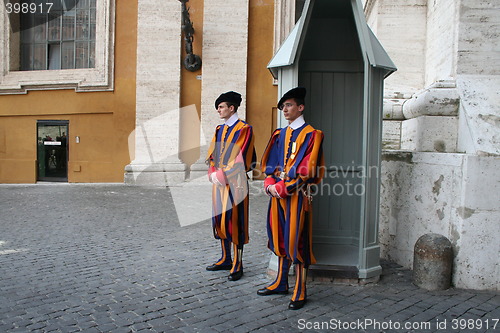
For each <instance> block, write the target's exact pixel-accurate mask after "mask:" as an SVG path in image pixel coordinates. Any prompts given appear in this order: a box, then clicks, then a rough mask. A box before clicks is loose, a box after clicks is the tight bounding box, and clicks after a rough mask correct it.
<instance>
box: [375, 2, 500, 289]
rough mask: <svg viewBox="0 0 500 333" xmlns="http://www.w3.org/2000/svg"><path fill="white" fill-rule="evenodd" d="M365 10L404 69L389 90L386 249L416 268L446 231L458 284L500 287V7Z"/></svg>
mask: <svg viewBox="0 0 500 333" xmlns="http://www.w3.org/2000/svg"><path fill="white" fill-rule="evenodd" d="M365 12H366V14H367V16H368V22H369V24H370V25H372V26H373V30H374V31H375V32H376V34H377V37H378V38H379V39H380V40H381V42H382V44H383V45H384V47H385V48H386V50H387V51H388V54H389V56H391V58H392V59H393V60H394V61H395V63H396V65H397V67H398V71H397V72H396V73H394V74H393V75H391V77H389V78H388V79H387V80H386V82H385V93H384V134H383V140H384V145H383V147H384V149H386V151H385V152H384V153H383V162H382V170H381V172H382V175H381V177H382V179H381V207H380V246H381V255H382V257H384V258H389V259H392V260H395V261H396V262H398V263H400V264H402V265H404V266H405V267H407V268H411V267H412V262H413V247H414V245H415V242H416V240H417V239H418V238H419V237H420V236H422V235H423V234H426V233H439V234H442V235H444V236H446V237H448V238H449V239H450V240H451V241H452V243H453V248H454V255H455V257H454V273H453V283H454V285H455V286H456V287H458V288H471V289H493V290H498V289H499V286H500V279H499V273H500V271H499V270H500V268H499V262H498V253H500V242H498V238H499V237H500V232H499V230H500V228H499V227H500V225H499V221H500V208H499V204H498V193H499V186H500V185H499V183H500V172H499V171H498V170H500V157H499V155H500V91H499V89H498V87H500V76H499V75H498V71H499V69H498V68H500V66H499V65H500V62H499V61H500V52H499V50H500V49H498V42H497V40H498V35H499V34H500V29H499V26H500V25H499V24H498V22H499V20H500V16H499V15H500V12H499V11H498V4H495V2H494V1H481V0H460V1H454V0H432V1H431V0H429V1H425V0H423V1H416V0H414V1H408V2H406V1H404V2H402V1H388V0H367V1H366V6H365ZM409 50H411V52H413V53H412V54H413V55H415V56H416V57H415V58H412V57H410V56H408V52H409ZM391 149H392V150H391Z"/></svg>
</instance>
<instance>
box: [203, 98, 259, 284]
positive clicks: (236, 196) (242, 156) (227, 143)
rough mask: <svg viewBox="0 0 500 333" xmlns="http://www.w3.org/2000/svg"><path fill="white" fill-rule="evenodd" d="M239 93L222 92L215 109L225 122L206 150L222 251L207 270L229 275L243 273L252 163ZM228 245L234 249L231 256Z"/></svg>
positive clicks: (252, 151) (215, 227) (236, 276)
mask: <svg viewBox="0 0 500 333" xmlns="http://www.w3.org/2000/svg"><path fill="white" fill-rule="evenodd" d="M240 104H241V95H240V94H239V93H237V92H234V91H228V92H226V93H224V94H221V95H220V96H219V97H218V98H217V100H216V101H215V109H216V110H217V112H218V113H219V116H220V118H221V119H224V124H222V125H219V126H217V127H216V129H215V134H214V136H213V138H212V143H211V145H210V148H209V150H208V156H207V160H206V162H207V165H208V179H209V181H210V182H211V183H212V184H213V186H212V227H213V233H214V237H215V238H216V239H220V243H221V249H222V255H221V257H220V259H219V260H217V261H216V262H215V263H214V264H212V265H210V266H207V268H206V269H207V270H208V271H218V270H229V271H230V273H229V276H228V279H229V280H230V281H237V280H239V279H240V278H241V277H242V276H243V261H242V259H243V245H244V244H246V243H248V201H249V200H248V176H247V172H248V171H250V170H251V169H252V168H253V167H254V164H255V160H256V157H255V149H254V137H253V131H252V126H250V125H249V124H247V123H246V122H244V121H243V120H241V119H239V117H238V113H237V111H238V107H239V106H240ZM231 248H233V249H234V251H233V252H234V255H233V259H231Z"/></svg>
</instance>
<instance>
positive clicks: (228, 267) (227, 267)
mask: <svg viewBox="0 0 500 333" xmlns="http://www.w3.org/2000/svg"><path fill="white" fill-rule="evenodd" d="M232 267H233V265H232V264H225V265H216V264H213V265H210V266H207V271H229V270H231V268H232Z"/></svg>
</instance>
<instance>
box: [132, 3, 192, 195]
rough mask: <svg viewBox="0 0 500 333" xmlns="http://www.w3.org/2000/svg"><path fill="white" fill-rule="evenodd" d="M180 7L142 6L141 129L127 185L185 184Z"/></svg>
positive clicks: (139, 34) (138, 124) (139, 49)
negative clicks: (181, 157) (181, 136)
mask: <svg viewBox="0 0 500 333" xmlns="http://www.w3.org/2000/svg"><path fill="white" fill-rule="evenodd" d="M181 46H182V45H181V4H180V2H178V1H154V0H139V3H138V23H137V83H136V84H137V91H136V129H135V131H134V132H132V133H131V135H130V138H129V149H130V154H131V159H132V163H131V164H129V165H127V166H126V167H125V183H127V184H148V185H172V184H175V183H178V182H182V181H184V178H185V165H184V164H183V163H182V162H181V161H180V160H179V157H178V153H179V124H180V121H179V115H180V113H179V112H180V110H179V101H180V57H181Z"/></svg>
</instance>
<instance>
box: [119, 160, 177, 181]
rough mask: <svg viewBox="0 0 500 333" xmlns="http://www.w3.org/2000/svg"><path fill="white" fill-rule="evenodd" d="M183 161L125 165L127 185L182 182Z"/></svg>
mask: <svg viewBox="0 0 500 333" xmlns="http://www.w3.org/2000/svg"><path fill="white" fill-rule="evenodd" d="M185 178H186V166H185V165H184V164H183V163H154V164H129V165H127V166H126V167H125V176H124V181H125V184H127V185H149V186H173V185H177V184H180V183H182V182H184V180H185Z"/></svg>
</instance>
